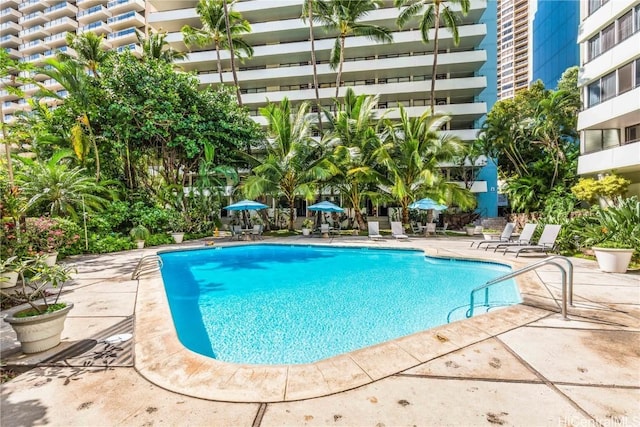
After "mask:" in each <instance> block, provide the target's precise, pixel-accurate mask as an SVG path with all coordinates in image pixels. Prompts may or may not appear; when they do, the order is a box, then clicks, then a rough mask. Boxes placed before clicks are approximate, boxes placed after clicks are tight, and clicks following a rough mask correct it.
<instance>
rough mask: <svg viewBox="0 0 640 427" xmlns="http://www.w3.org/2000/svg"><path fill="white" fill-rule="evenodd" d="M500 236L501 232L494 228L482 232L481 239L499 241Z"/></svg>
mask: <svg viewBox="0 0 640 427" xmlns="http://www.w3.org/2000/svg"><path fill="white" fill-rule="evenodd" d="M501 235H502V231H500V230H498V229H495V228H485V229H483V230H482V237H484V239H485V240H495V239H499V238H500V236H501Z"/></svg>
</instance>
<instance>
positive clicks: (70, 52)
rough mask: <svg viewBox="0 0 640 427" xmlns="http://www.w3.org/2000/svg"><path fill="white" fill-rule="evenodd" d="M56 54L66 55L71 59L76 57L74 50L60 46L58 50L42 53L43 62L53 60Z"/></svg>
mask: <svg viewBox="0 0 640 427" xmlns="http://www.w3.org/2000/svg"><path fill="white" fill-rule="evenodd" d="M58 53H66V54H67V55H69V56H73V57H75V56H77V55H76V51H75V50H73V49H71V48H70V47H69V46H62V47H61V48H60V49H51V50H47V51H46V52H44V54H43V60H44V59H51V58H55V57H56V55H57V54H58Z"/></svg>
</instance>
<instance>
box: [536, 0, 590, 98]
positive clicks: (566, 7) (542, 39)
mask: <svg viewBox="0 0 640 427" xmlns="http://www.w3.org/2000/svg"><path fill="white" fill-rule="evenodd" d="M579 25H580V2H579V1H577V0H570V1H554V0H538V2H537V8H536V11H535V13H534V16H533V26H532V29H533V31H532V43H531V45H532V50H533V64H532V67H531V68H532V76H531V81H536V80H541V81H542V83H544V86H545V87H546V88H547V89H554V88H556V87H557V84H558V80H560V77H561V76H562V73H563V72H564V71H565V70H566V69H567V68H569V67H573V66H575V65H578V64H579V63H580V50H579V48H578V43H576V40H577V39H578V26H579Z"/></svg>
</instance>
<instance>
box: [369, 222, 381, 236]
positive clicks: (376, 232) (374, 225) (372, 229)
mask: <svg viewBox="0 0 640 427" xmlns="http://www.w3.org/2000/svg"><path fill="white" fill-rule="evenodd" d="M367 228H368V229H369V238H370V239H373V240H384V237H382V234H380V223H379V222H378V221H369V222H367Z"/></svg>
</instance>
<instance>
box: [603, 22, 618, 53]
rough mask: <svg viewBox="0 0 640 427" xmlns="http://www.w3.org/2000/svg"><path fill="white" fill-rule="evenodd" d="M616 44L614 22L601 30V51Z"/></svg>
mask: <svg viewBox="0 0 640 427" xmlns="http://www.w3.org/2000/svg"><path fill="white" fill-rule="evenodd" d="M615 44H616V33H615V23H613V22H612V23H611V25H609V26H608V27H607V28H605V29H604V30H602V52H606V51H608V50H609V49H611V48H612V47H613V46H614V45H615Z"/></svg>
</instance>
